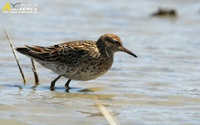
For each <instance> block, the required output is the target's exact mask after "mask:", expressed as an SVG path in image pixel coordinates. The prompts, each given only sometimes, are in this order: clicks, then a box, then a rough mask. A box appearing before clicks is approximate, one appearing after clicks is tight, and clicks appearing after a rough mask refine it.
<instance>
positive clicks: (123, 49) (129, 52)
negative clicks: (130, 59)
mask: <svg viewBox="0 0 200 125" xmlns="http://www.w3.org/2000/svg"><path fill="white" fill-rule="evenodd" d="M121 51H123V52H126V53H128V54H130V55H132V56H134V57H135V58H137V56H136V55H135V54H134V53H132V52H131V51H130V50H128V49H126V48H125V47H122V49H121Z"/></svg>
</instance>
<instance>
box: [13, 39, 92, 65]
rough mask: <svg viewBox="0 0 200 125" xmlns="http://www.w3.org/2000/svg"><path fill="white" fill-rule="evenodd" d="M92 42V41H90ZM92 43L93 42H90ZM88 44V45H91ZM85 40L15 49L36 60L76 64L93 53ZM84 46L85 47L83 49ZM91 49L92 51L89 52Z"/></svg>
mask: <svg viewBox="0 0 200 125" xmlns="http://www.w3.org/2000/svg"><path fill="white" fill-rule="evenodd" d="M91 43H92V41H91ZM92 44H93V43H92ZM92 44H90V46H91V45H92ZM86 45H88V43H87V44H86V43H85V42H71V43H63V44H58V45H54V46H49V47H41V46H32V47H31V46H26V48H17V49H16V50H17V51H19V52H21V53H23V54H25V55H27V56H29V57H31V58H33V59H35V60H36V61H37V60H38V61H45V62H52V63H63V64H68V65H71V64H77V63H78V62H79V60H82V59H83V58H85V57H87V56H93V55H95V54H94V53H96V52H93V50H92V48H94V47H91V48H88V47H87V46H86ZM85 47H86V48H87V49H85ZM91 51H92V52H93V53H91Z"/></svg>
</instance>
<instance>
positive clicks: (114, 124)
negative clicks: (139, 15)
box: [94, 98, 119, 125]
mask: <svg viewBox="0 0 200 125" xmlns="http://www.w3.org/2000/svg"><path fill="white" fill-rule="evenodd" d="M94 100H95V102H96V105H97V107H98V108H99V110H100V111H101V113H102V114H103V116H104V118H105V119H106V120H107V122H108V123H109V124H110V125H119V122H118V121H117V119H116V118H114V117H113V116H112V114H110V113H109V112H108V110H107V109H106V108H105V106H103V105H102V104H101V103H100V101H99V100H98V99H96V98H94Z"/></svg>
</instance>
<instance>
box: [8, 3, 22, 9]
mask: <svg viewBox="0 0 200 125" xmlns="http://www.w3.org/2000/svg"><path fill="white" fill-rule="evenodd" d="M10 4H11V5H12V6H13V8H15V6H16V5H18V4H21V3H15V4H12V3H10Z"/></svg>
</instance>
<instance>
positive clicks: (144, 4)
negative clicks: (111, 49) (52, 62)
mask: <svg viewBox="0 0 200 125" xmlns="http://www.w3.org/2000/svg"><path fill="white" fill-rule="evenodd" d="M8 2H9V3H10V4H11V3H12V4H15V3H21V4H23V5H26V6H28V5H33V4H34V5H36V8H37V13H23V14H22V13H3V12H2V10H1V12H0V20H1V21H0V22H1V23H0V24H1V25H0V29H1V30H0V46H1V50H0V100H1V101H0V124H6V125H11V124H15V125H16V124H20V125H23V124H26V125H27V124H30V125H39V124H41V125H44V124H48V125H53V124H73V125H79V124H87V125H90V124H92V125H105V124H107V122H106V120H105V119H104V117H103V116H102V114H101V112H100V111H99V110H98V108H97V107H96V105H95V101H94V100H93V98H94V97H97V98H98V99H99V100H100V101H101V103H102V104H103V105H104V106H105V107H106V108H107V109H108V111H110V112H112V113H113V115H114V116H115V117H116V119H117V120H118V121H119V123H120V124H121V125H132V124H136V125H149V124H152V125H155V124H166V125H167V124H173V125H180V124H181V125H183V124H184V125H187V124H192V125H197V124H199V123H200V119H199V118H200V84H199V81H200V73H199V71H200V57H199V54H200V51H199V49H200V48H199V44H200V1H199V0H154V1H150V0H124V1H120V0H115V1H114V0H98V1H95V0H86V1H79V0H73V1H69V0H68V1H64V0H57V1H51V2H50V1H47V0H44V1H39V0H36V1H25V0H23V1H6V0H3V1H1V3H0V7H1V8H2V9H3V7H4V6H5V5H6V3H8ZM10 6H11V8H14V7H13V5H10ZM20 6H21V5H20V4H18V5H16V6H15V7H16V8H19V7H20ZM159 8H164V9H167V10H168V9H172V10H175V12H176V14H175V15H169V14H163V15H159V14H157V15H156V14H155V13H156V12H158V11H159V10H158V9H159ZM152 14H154V15H152ZM3 26H5V28H6V30H7V32H8V33H9V35H10V37H11V40H12V42H13V45H14V46H15V47H19V46H23V45H25V44H26V45H41V46H49V45H53V44H58V43H62V42H66V41H70V40H87V39H89V40H97V39H98V38H99V36H100V35H102V34H105V33H113V34H116V35H118V36H119V37H120V38H121V39H122V41H123V43H124V46H125V47H127V48H128V49H129V50H131V51H132V52H134V53H135V54H136V55H137V56H138V58H133V57H132V56H130V55H128V54H125V53H116V54H115V62H114V64H113V66H112V69H111V70H109V71H108V72H107V73H106V74H105V75H104V76H102V77H100V78H97V79H96V80H91V81H87V82H83V81H72V82H71V84H70V85H71V86H72V87H73V88H72V89H71V90H70V91H69V92H68V93H67V92H66V91H65V87H64V83H65V82H66V80H67V79H66V78H62V79H61V80H59V81H58V82H57V84H56V87H57V88H56V90H55V91H49V85H50V82H51V81H52V80H53V79H54V78H55V77H56V76H57V75H56V74H54V73H53V72H51V71H50V70H48V69H45V68H43V67H42V66H41V65H39V64H38V65H37V67H38V73H39V78H40V85H39V86H38V87H36V88H34V87H33V86H34V76H33V73H32V70H31V63H30V59H29V58H27V57H25V56H24V55H21V54H19V53H17V55H18V58H19V61H20V64H21V66H22V68H23V71H24V73H25V76H26V79H27V81H28V83H27V85H23V82H22V78H21V74H20V72H19V70H18V67H17V64H16V62H15V60H14V56H13V54H12V51H11V48H10V46H9V43H8V40H7V37H6V35H5V32H4V28H3Z"/></svg>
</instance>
